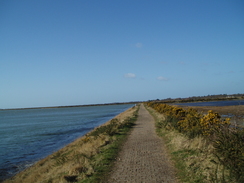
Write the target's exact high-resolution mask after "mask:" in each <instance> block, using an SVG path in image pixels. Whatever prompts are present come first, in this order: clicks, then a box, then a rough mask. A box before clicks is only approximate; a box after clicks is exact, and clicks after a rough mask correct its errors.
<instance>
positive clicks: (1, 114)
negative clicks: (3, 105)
mask: <svg viewBox="0 0 244 183" xmlns="http://www.w3.org/2000/svg"><path fill="white" fill-rule="evenodd" d="M132 106H133V105H131V104H127V105H105V106H90V107H67V108H43V109H21V110H1V111H0V139H1V140H0V181H1V180H2V179H5V178H7V177H10V176H12V175H14V174H15V173H16V172H18V171H20V170H23V169H24V168H26V167H28V166H30V165H32V164H33V163H34V162H35V161H37V160H40V159H41V158H44V157H46V156H48V155H49V154H51V153H53V152H54V151H57V150H58V149H60V148H62V147H64V146H65V145H67V144H68V143H70V142H72V141H74V140H75V139H77V138H78V137H81V136H83V135H84V134H86V133H87V132H89V131H90V130H92V129H94V127H97V126H99V125H101V124H103V123H105V122H106V121H108V120H110V119H112V118H113V117H115V116H116V115H118V114H119V113H121V112H123V111H125V110H126V109H128V108H130V107H132Z"/></svg>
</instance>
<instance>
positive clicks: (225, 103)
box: [177, 100, 244, 106]
mask: <svg viewBox="0 0 244 183" xmlns="http://www.w3.org/2000/svg"><path fill="white" fill-rule="evenodd" d="M177 105H187V106H231V105H244V100H226V101H212V102H189V103H177Z"/></svg>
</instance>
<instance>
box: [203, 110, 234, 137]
mask: <svg viewBox="0 0 244 183" xmlns="http://www.w3.org/2000/svg"><path fill="white" fill-rule="evenodd" d="M225 124H226V125H229V124H230V119H229V118H226V119H225V120H223V119H221V117H220V115H219V114H218V113H214V112H213V111H212V110H210V111H208V114H207V115H205V116H203V117H202V118H201V119H200V125H201V128H202V132H203V135H205V136H208V135H211V134H213V132H214V129H215V128H220V125H225Z"/></svg>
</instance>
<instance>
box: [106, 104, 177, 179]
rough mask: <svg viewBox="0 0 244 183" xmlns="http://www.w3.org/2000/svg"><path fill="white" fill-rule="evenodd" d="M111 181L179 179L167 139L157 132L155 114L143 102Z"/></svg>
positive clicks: (112, 173)
mask: <svg viewBox="0 0 244 183" xmlns="http://www.w3.org/2000/svg"><path fill="white" fill-rule="evenodd" d="M108 182H109V183H122V182H129V183H149V182H150V183H163V182H164V183H166V182H167V183H174V182H176V178H175V175H174V169H173V167H172V165H171V163H170V161H169V159H168V158H167V153H166V151H165V149H164V144H163V141H162V139H160V138H159V137H158V136H157V135H156V133H155V127H154V120H153V117H152V116H151V115H150V114H149V113H148V111H147V110H146V109H145V107H144V106H143V105H141V107H140V110H139V116H138V119H137V121H136V125H135V127H134V128H133V129H132V131H131V134H130V135H129V137H128V139H127V141H126V142H125V144H124V146H123V148H122V150H121V152H120V154H119V157H118V159H117V162H116V163H115V167H114V169H113V171H112V172H111V175H110V179H109V180H108Z"/></svg>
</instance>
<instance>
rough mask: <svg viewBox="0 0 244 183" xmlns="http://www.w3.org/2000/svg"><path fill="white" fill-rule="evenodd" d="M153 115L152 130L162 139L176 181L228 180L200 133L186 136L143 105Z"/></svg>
mask: <svg viewBox="0 0 244 183" xmlns="http://www.w3.org/2000/svg"><path fill="white" fill-rule="evenodd" d="M147 109H148V111H149V112H150V113H151V114H152V116H153V117H154V119H155V122H156V124H155V126H156V131H157V134H158V135H159V136H161V137H162V138H163V139H164V141H165V142H166V146H167V149H168V151H169V153H170V155H171V159H172V160H173V162H174V165H175V167H176V169H177V177H178V179H179V182H184V183H186V182H187V183H205V182H206V183H219V182H221V183H222V182H226V180H229V181H228V182H232V181H231V180H230V179H228V178H227V177H225V178H223V176H224V175H226V172H227V171H226V170H225V169H224V167H223V166H220V165H219V164H216V163H214V162H216V161H217V159H216V156H215V155H214V147H213V146H212V144H211V143H209V142H208V141H207V140H206V139H204V138H203V137H200V136H199V137H195V138H189V137H187V136H186V135H184V134H182V133H179V132H178V131H177V130H175V129H174V128H172V127H171V126H170V125H169V124H167V121H165V120H166V119H165V117H164V116H163V115H162V114H160V113H158V112H156V111H155V110H154V109H152V108H149V107H147Z"/></svg>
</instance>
